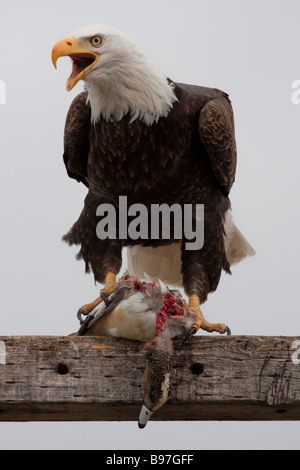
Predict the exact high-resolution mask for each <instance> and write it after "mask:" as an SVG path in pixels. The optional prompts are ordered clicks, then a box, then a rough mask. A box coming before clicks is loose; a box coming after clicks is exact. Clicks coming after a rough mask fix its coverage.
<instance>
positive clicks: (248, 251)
mask: <svg viewBox="0 0 300 470" xmlns="http://www.w3.org/2000/svg"><path fill="white" fill-rule="evenodd" d="M224 230H225V236H224V244H225V251H226V257H227V260H228V263H229V264H230V266H232V265H234V264H237V263H239V262H240V261H242V260H243V259H245V258H247V256H254V255H255V250H254V249H253V248H252V246H251V245H250V243H248V242H247V240H246V238H245V237H244V236H243V235H242V234H241V232H240V231H239V229H238V228H237V226H236V225H235V224H234V223H233V220H232V216H231V211H228V212H227V213H226V216H225V222H224Z"/></svg>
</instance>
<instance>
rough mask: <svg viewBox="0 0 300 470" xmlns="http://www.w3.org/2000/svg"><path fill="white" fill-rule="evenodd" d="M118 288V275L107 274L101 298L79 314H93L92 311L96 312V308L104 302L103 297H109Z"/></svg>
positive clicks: (81, 308) (86, 306) (85, 306)
mask: <svg viewBox="0 0 300 470" xmlns="http://www.w3.org/2000/svg"><path fill="white" fill-rule="evenodd" d="M117 287H118V285H117V281H116V275H115V274H114V273H111V272H109V273H107V275H106V276H105V284H104V288H103V289H101V291H100V295H99V297H97V298H96V299H95V300H94V301H93V302H91V303H89V304H85V305H83V306H82V307H80V309H79V311H78V313H79V314H80V315H88V314H89V313H91V311H92V310H94V308H95V307H97V305H99V304H100V302H102V301H103V300H104V298H103V297H104V296H105V295H106V296H107V297H109V296H110V295H111V294H112V293H113V292H114V291H115V290H116V289H117ZM103 294H104V295H103ZM102 296H103V297H102Z"/></svg>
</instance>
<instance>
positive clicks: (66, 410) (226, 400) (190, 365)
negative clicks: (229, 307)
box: [0, 336, 300, 421]
mask: <svg viewBox="0 0 300 470" xmlns="http://www.w3.org/2000/svg"><path fill="white" fill-rule="evenodd" d="M174 343H175V356H174V375H173V381H172V384H173V388H172V392H171V396H170V398H169V400H168V402H167V403H166V404H165V405H164V406H163V407H162V408H161V409H160V410H159V411H157V412H156V413H154V415H153V416H152V417H151V421H152V420H299V419H300V360H299V357H300V338H299V337H298V338H295V337H261V336H231V337H223V336H196V337H193V338H191V339H190V341H189V342H187V343H186V344H185V345H184V346H182V345H181V341H179V339H176V340H175V342H174ZM142 347H143V345H142V344H141V343H138V342H134V341H129V340H122V339H114V338H107V337H74V336H68V337H53V336H52V337H49V336H42V337H34V336H33V337H31V336H16V337H14V336H13V337H0V374H1V383H0V421H81V420H82V421H90V420H91V421H92V420H97V421H107V420H108V421H132V420H137V419H138V415H139V411H140V407H141V404H142V396H141V388H140V383H141V378H142V374H143V371H144V366H145V357H144V352H143V350H142Z"/></svg>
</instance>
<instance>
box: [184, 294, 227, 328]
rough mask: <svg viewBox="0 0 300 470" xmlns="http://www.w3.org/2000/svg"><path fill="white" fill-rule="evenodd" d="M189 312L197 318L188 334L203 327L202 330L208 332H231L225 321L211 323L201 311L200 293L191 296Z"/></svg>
mask: <svg viewBox="0 0 300 470" xmlns="http://www.w3.org/2000/svg"><path fill="white" fill-rule="evenodd" d="M189 312H190V314H191V315H192V317H193V318H194V319H195V321H194V323H193V325H192V327H191V330H190V333H189V334H188V336H191V335H193V334H195V333H197V331H198V330H199V328H201V329H202V330H205V331H208V332H210V333H211V332H213V331H216V332H218V333H221V334H224V333H230V330H229V328H228V327H227V325H224V323H209V322H208V321H207V320H205V318H204V316H203V313H202V312H201V309H200V299H199V297H198V295H195V294H192V295H191V296H190V298H189Z"/></svg>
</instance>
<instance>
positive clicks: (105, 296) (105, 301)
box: [101, 292, 110, 307]
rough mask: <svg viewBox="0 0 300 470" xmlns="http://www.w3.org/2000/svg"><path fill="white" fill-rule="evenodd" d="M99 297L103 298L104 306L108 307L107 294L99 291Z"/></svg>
mask: <svg viewBox="0 0 300 470" xmlns="http://www.w3.org/2000/svg"><path fill="white" fill-rule="evenodd" d="M101 297H102V299H103V300H104V303H105V305H106V307H108V306H109V303H110V302H109V300H108V296H107V294H105V292H102V293H101Z"/></svg>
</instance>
